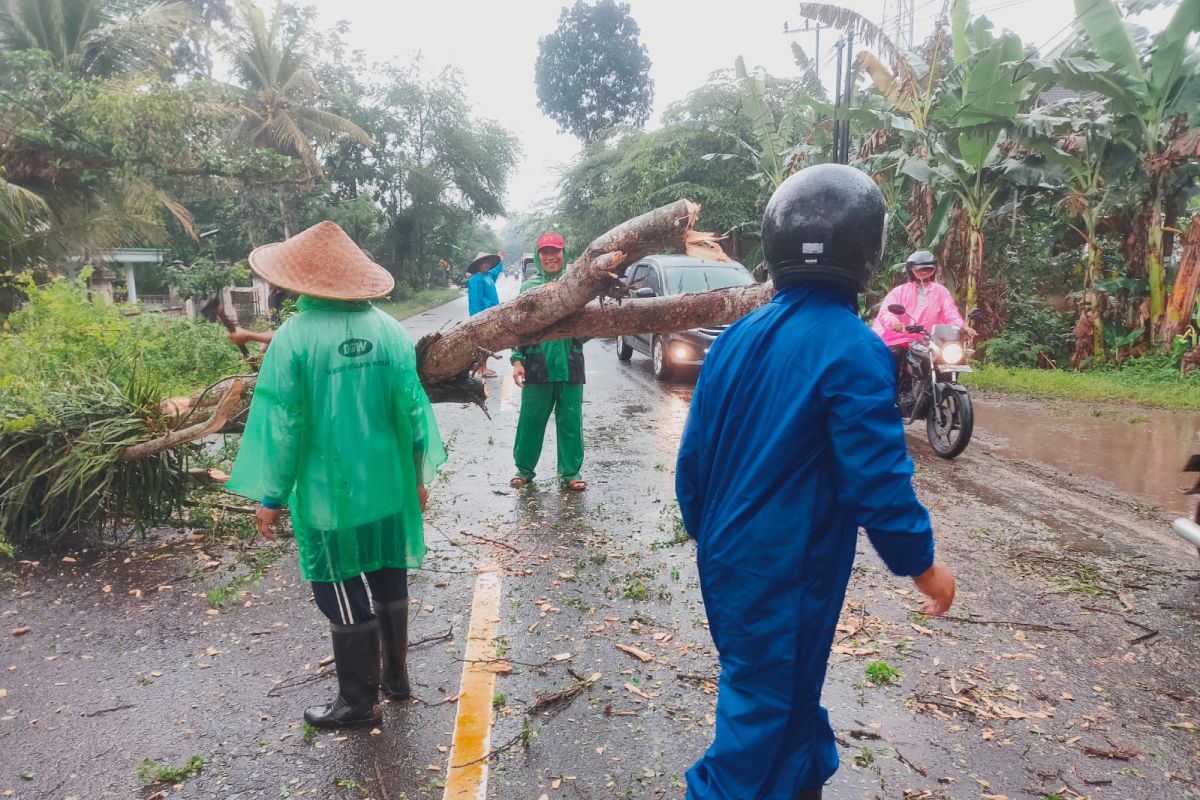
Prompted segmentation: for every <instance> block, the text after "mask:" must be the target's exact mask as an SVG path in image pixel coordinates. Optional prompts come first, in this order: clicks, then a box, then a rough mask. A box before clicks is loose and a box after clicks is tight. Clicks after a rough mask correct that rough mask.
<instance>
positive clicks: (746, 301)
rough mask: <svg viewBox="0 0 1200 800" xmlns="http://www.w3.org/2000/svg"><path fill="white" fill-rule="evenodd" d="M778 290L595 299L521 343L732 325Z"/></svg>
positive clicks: (765, 286) (761, 286)
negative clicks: (602, 301) (614, 300)
mask: <svg viewBox="0 0 1200 800" xmlns="http://www.w3.org/2000/svg"><path fill="white" fill-rule="evenodd" d="M774 294H775V286H774V285H773V284H772V283H770V282H767V283H758V284H754V285H753V286H739V287H737V288H734V289H717V290H715V291H711V292H700V293H697V294H681V295H675V296H673V297H651V298H647V299H644V300H626V301H625V302H623V303H620V304H612V303H609V304H605V305H600V304H599V303H591V304H589V305H587V306H585V307H584V308H581V309H579V310H578V311H576V312H575V313H574V314H572V315H571V316H569V317H567V318H566V319H564V320H560V321H559V322H557V323H555V324H554V325H552V326H550V327H549V328H546V329H545V330H542V331H539V332H538V334H537V337H536V338H535V339H533V340H531V341H525V342H520V344H533V343H534V342H535V341H546V340H547V339H572V338H578V339H587V338H592V339H599V338H603V337H608V336H632V335H633V334H636V333H648V332H650V331H653V332H654V333H673V332H675V331H686V330H689V329H691V328H701V327H707V326H712V325H728V324H730V323H733V322H736V321H737V320H739V319H741V318H742V317H744V316H746V315H747V314H749V313H750V312H751V311H753V310H754V309H756V308H758V307H759V306H761V305H764V304H765V303H767V302H770V300H771V297H772V296H774Z"/></svg>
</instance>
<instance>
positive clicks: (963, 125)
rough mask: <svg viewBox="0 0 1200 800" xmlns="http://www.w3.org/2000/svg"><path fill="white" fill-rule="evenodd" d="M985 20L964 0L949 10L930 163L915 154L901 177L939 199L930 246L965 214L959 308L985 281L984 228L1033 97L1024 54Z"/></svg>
mask: <svg viewBox="0 0 1200 800" xmlns="http://www.w3.org/2000/svg"><path fill="white" fill-rule="evenodd" d="M991 28H992V25H991V23H990V22H989V21H988V20H987V19H986V18H983V17H980V18H976V19H974V20H971V19H970V13H969V9H968V7H967V3H966V2H965V0H958V2H955V3H954V5H953V7H952V9H951V18H950V34H951V42H952V45H953V48H952V51H953V63H954V68H953V70H951V71H950V72H949V73H948V74H947V75H946V76H944V77H943V78H942V79H941V80H940V81H939V86H938V92H937V98H936V103H935V105H934V106H933V107H932V110H931V112H930V114H929V117H928V120H927V122H926V124H927V129H926V136H925V142H926V148H927V150H928V152H929V154H930V159H929V160H928V161H926V160H924V159H921V158H919V157H916V156H913V157H910V158H908V159H906V160H905V161H904V163H903V164H901V171H903V172H904V173H905V174H907V175H909V176H910V177H912V178H913V179H915V180H917V181H919V182H921V183H924V184H926V185H928V186H930V187H931V188H933V189H934V191H935V192H936V193H937V194H938V195H939V201H938V205H937V208H936V209H935V211H934V214H933V217H932V219H931V221H930V226H929V231H928V233H927V240H928V242H929V244H930V245H937V244H938V243H939V241H940V239H941V237H942V236H944V234H945V232H946V229H947V227H948V220H949V218H950V214H951V211H952V209H953V206H954V205H955V204H956V203H957V205H958V206H959V207H960V208H961V210H962V215H961V223H962V225H963V226H964V231H963V235H964V237H965V244H966V258H967V264H966V269H965V270H964V271H963V273H964V275H965V279H966V280H965V287H963V288H964V289H965V297H964V304H965V306H966V308H967V310H968V311H971V310H974V309H975V308H976V307H977V304H978V300H979V287H980V286H981V284H982V283H983V281H984V263H983V253H984V250H983V245H984V234H983V224H984V220H985V218H986V216H987V214H988V212H989V211H991V209H992V204H993V202H994V201H995V199H996V197H997V195H998V194H999V193H1000V191H1001V190H1002V189H1003V188H1005V183H1004V177H1005V172H1006V166H1007V164H1006V162H1007V160H1008V158H1009V156H1010V154H1011V153H1013V151H1014V149H1015V147H1016V144H1017V142H1016V139H1015V138H1013V135H1012V130H1013V128H1014V125H1013V119H1014V118H1015V117H1016V116H1017V114H1018V112H1020V110H1021V107H1022V105H1023V104H1024V103H1025V101H1026V100H1028V98H1029V97H1030V96H1031V95H1032V94H1033V93H1034V91H1035V84H1034V83H1033V82H1032V81H1031V80H1030V79H1029V73H1028V71H1025V72H1024V73H1022V71H1021V70H1019V69H1018V64H1019V62H1020V61H1021V60H1022V58H1023V55H1024V48H1023V47H1022V45H1021V40H1020V39H1019V38H1017V37H1016V36H1015V35H1013V34H1009V33H1005V34H1003V35H1001V36H999V37H997V36H995V35H994V34H993V33H992V30H991Z"/></svg>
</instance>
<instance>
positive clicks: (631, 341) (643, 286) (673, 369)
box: [617, 256, 754, 380]
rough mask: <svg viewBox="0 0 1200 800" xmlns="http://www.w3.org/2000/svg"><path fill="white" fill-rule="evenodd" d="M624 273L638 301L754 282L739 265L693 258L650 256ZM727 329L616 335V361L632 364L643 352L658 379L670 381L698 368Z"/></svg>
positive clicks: (718, 326)
mask: <svg viewBox="0 0 1200 800" xmlns="http://www.w3.org/2000/svg"><path fill="white" fill-rule="evenodd" d="M625 275H626V278H625V280H626V282H627V283H628V284H629V285H630V286H633V287H634V289H633V296H634V297H665V296H669V295H675V294H685V293H688V292H707V291H711V290H713V289H725V288H728V287H730V286H747V285H749V284H751V283H754V278H753V277H751V275H750V272H749V270H747V269H746V268H745V267H743V266H742V265H741V264H739V263H737V262H736V261H730V262H720V261H705V260H704V259H701V258H691V257H689V256H650V257H648V258H645V259H642V260H641V261H639V262H638V263H637V264H634V265H633V266H632V267H630V268H629V269H628V270H627V271H626V273H625ZM726 327H728V326H726V325H715V326H713V327H711V328H693V329H692V330H690V331H680V332H678V333H645V334H638V335H636V336H618V337H617V358H619V359H621V360H622V361H628V360H629V359H630V358H631V357H632V356H633V351H635V350H636V351H638V352H639V353H644V354H645V355H648V356H650V361H651V366H652V368H653V370H654V376H655V377H656V378H658V379H659V380H669V379H671V378H673V377H674V376H675V375H676V374H678V373H679V372H681V371H683V370H684V369H687V368H693V369H698V368H699V367H700V365H701V364H703V363H704V356H705V354H707V353H708V348H709V347H710V346H711V345H712V343H713V341H714V340H715V339H716V338H717V336H718V335H719V334H720V333H721V331H723V330H725V328H726Z"/></svg>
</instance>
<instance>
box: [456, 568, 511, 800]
mask: <svg viewBox="0 0 1200 800" xmlns="http://www.w3.org/2000/svg"><path fill="white" fill-rule="evenodd" d="M499 622H500V573H499V571H488V572H482V573H480V575H479V577H478V578H476V579H475V598H474V600H473V601H472V602H471V627H470V629H469V630H468V631H467V652H466V655H464V656H463V659H464V661H465V663H464V664H463V674H462V686H461V687H460V690H459V693H458V716H457V717H456V718H455V720H454V744H453V746H452V747H451V748H450V766H449V769H448V770H447V774H446V792H445V794H444V795H442V796H443V798H444V800H485V798H486V797H487V777H488V765H487V761H486V760H484V756H486V755H487V754H488V748H489V747H491V740H492V698H493V697H494V690H495V688H496V673H495V672H493V671H492V668H491V667H492V664H491V663H489V662H491V661H492V660H493V659H494V658H495V657H496V652H495V645H494V639H495V630H496V625H497V624H498V623H499Z"/></svg>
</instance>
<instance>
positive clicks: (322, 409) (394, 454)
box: [226, 297, 446, 582]
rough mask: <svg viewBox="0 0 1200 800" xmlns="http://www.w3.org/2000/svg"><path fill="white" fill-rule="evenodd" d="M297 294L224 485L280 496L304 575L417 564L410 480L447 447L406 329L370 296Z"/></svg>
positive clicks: (418, 530)
mask: <svg viewBox="0 0 1200 800" xmlns="http://www.w3.org/2000/svg"><path fill="white" fill-rule="evenodd" d="M298 305H299V309H300V313H298V314H297V315H296V316H294V317H292V318H291V319H289V320H288V321H287V322H285V323H284V324H283V325H282V326H280V328H279V330H278V331H277V332H276V334H275V337H274V339H273V340H272V341H271V346H270V348H269V349H268V350H267V353H266V356H265V357H264V358H263V363H262V369H261V371H260V372H259V376H258V382H257V384H256V386H255V389H254V398H253V401H252V402H251V405H250V416H249V419H248V420H247V422H246V431H245V433H244V434H243V435H242V444H241V449H240V451H239V452H238V457H237V461H236V463H235V464H234V466H233V473H232V475H231V476H230V479H229V483H228V484H227V486H226V488H227V489H228V490H229V491H231V492H235V493H237V494H240V495H242V496H244V497H248V498H250V499H252V500H258V501H260V502H263V503H265V504H268V505H282V504H287V505H288V507H289V508H290V509H291V516H292V527H293V529H294V530H295V533H296V547H297V550H298V551H299V554H300V574H301V575H302V576H303V577H304V579H305V580H308V581H317V582H328V581H343V580H346V579H348V578H352V577H354V576H357V575H359V574H360V573H363V572H373V571H375V570H377V569H381V568H383V567H396V568H401V569H416V568H417V567H420V565H421V561H422V560H423V559H424V556H425V537H424V531H423V528H422V519H421V506H420V502H419V500H418V498H417V490H416V487H417V483H418V482H420V483H421V484H428V483H429V482H430V481H431V480H432V479H433V476H434V474H435V473H436V471H437V468H438V467H439V466H440V465H441V464H442V463H443V462H445V460H446V451H445V448H444V447H443V446H442V440H441V436H440V435H439V433H438V427H437V420H436V419H435V418H434V415H433V408H432V407H431V406H430V403H429V398H428V397H426V395H425V390H424V389H423V388H422V387H421V382H420V380H419V379H418V378H417V359H416V351H415V349H414V347H413V343H412V340H411V339H410V338H409V336H408V334H407V333H406V332H405V331H404V328H403V327H401V325H400V323H399V322H397V321H396V320H395V319H393V318H392V317H390V316H388V315H387V314H385V313H384V312H382V311H380V310H379V309H376V308H375V307H374V306H372V305H371V304H370V303H366V302H341V301H334V300H318V299H315V298H311V297H302V298H300V301H299V304H298Z"/></svg>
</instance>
